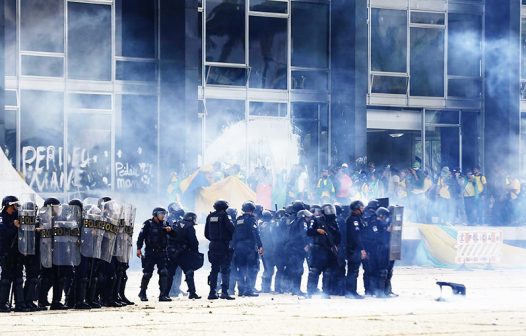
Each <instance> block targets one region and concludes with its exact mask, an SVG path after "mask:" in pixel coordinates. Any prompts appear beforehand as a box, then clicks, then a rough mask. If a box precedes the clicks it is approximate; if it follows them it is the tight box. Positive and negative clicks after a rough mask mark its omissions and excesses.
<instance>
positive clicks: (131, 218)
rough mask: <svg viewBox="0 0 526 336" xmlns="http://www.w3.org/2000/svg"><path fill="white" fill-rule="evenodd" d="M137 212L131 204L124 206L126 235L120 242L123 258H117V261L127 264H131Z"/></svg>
mask: <svg viewBox="0 0 526 336" xmlns="http://www.w3.org/2000/svg"><path fill="white" fill-rule="evenodd" d="M136 210H137V209H136V208H135V207H134V206H133V205H131V204H125V205H124V206H123V217H124V234H123V236H122V237H123V239H121V240H120V241H119V240H118V244H120V246H119V249H121V250H122V253H121V256H118V257H117V261H119V262H122V263H126V264H127V263H129V262H130V257H131V253H132V250H133V226H134V224H135V213H136Z"/></svg>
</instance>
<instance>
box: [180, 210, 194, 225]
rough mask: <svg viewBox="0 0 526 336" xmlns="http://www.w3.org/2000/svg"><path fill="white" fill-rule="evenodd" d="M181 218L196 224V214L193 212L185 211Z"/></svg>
mask: <svg viewBox="0 0 526 336" xmlns="http://www.w3.org/2000/svg"><path fill="white" fill-rule="evenodd" d="M183 220H185V221H187V222H192V223H194V224H196V222H197V215H196V214H195V213H193V212H187V213H185V214H184V217H183Z"/></svg>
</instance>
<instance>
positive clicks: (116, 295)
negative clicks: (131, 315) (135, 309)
mask: <svg viewBox="0 0 526 336" xmlns="http://www.w3.org/2000/svg"><path fill="white" fill-rule="evenodd" d="M121 282H122V274H117V276H116V277H115V286H114V287H113V300H114V301H115V302H117V303H118V304H120V305H121V307H124V306H127V305H128V304H127V303H126V302H124V301H122V300H121V297H120V295H119V293H120V288H121Z"/></svg>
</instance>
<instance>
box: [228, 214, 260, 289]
mask: <svg viewBox="0 0 526 336" xmlns="http://www.w3.org/2000/svg"><path fill="white" fill-rule="evenodd" d="M232 247H233V248H234V264H235V266H236V268H237V269H238V284H239V295H240V296H242V295H251V294H253V291H254V288H253V283H254V282H255V279H254V272H253V267H254V264H256V263H258V262H259V256H258V249H259V248H261V247H262V244H261V239H260V237H259V231H258V227H257V220H256V217H255V216H254V215H253V214H248V213H246V214H243V215H242V216H239V217H238V218H237V220H236V225H235V231H234V236H233V238H232Z"/></svg>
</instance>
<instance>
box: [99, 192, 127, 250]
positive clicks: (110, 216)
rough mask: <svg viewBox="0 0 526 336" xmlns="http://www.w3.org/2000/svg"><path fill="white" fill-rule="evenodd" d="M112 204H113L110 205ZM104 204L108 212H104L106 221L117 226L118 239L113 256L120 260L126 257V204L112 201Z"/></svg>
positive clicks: (116, 239)
mask: <svg viewBox="0 0 526 336" xmlns="http://www.w3.org/2000/svg"><path fill="white" fill-rule="evenodd" d="M110 202H111V204H110ZM110 202H107V203H104V207H105V209H106V211H105V212H104V216H105V218H104V221H105V222H107V223H111V224H112V225H116V226H117V237H116V238H115V244H114V247H113V256H114V257H116V258H117V260H118V259H120V258H122V257H123V256H124V252H125V251H124V249H123V246H124V245H125V244H124V242H125V240H126V237H125V232H124V227H125V223H126V220H125V218H124V208H125V206H124V204H120V203H118V202H116V201H110Z"/></svg>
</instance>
